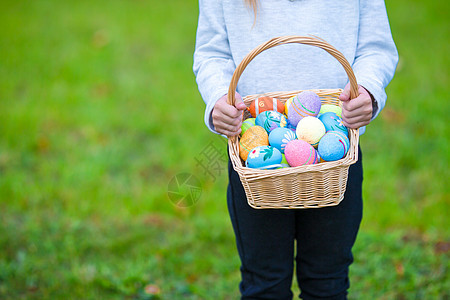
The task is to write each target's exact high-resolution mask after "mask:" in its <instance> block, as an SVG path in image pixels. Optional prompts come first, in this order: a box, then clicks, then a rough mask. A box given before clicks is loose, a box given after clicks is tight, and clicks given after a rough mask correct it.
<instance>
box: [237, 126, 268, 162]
mask: <svg viewBox="0 0 450 300" xmlns="http://www.w3.org/2000/svg"><path fill="white" fill-rule="evenodd" d="M268 145H269V135H268V134H267V132H266V130H265V129H264V128H262V127H261V126H256V125H255V126H252V127H250V128H249V129H247V131H246V132H245V133H244V134H243V135H242V137H241V139H240V141H239V156H240V157H241V158H242V160H244V161H245V160H247V156H248V153H249V152H250V150H252V149H253V148H255V147H258V146H268Z"/></svg>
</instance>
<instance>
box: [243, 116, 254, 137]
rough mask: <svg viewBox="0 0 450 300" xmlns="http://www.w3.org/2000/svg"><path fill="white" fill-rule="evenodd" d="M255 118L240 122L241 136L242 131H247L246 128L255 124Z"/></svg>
mask: <svg viewBox="0 0 450 300" xmlns="http://www.w3.org/2000/svg"><path fill="white" fill-rule="evenodd" d="M255 120H256V119H255V118H248V119H247V120H245V121H244V122H242V126H241V136H242V135H243V134H244V132H246V131H247V129H249V128H250V127H252V126H255Z"/></svg>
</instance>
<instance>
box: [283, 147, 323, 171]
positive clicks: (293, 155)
mask: <svg viewBox="0 0 450 300" xmlns="http://www.w3.org/2000/svg"><path fill="white" fill-rule="evenodd" d="M284 155H286V160H287V162H288V164H289V165H290V166H291V167H298V166H303V165H311V164H315V163H317V159H318V156H317V151H316V149H314V147H313V146H311V145H310V144H309V143H307V142H305V141H303V140H293V141H290V142H289V143H287V145H286V148H285V150H284Z"/></svg>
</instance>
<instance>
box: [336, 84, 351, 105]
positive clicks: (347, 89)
mask: <svg viewBox="0 0 450 300" xmlns="http://www.w3.org/2000/svg"><path fill="white" fill-rule="evenodd" d="M339 100H341V101H348V100H350V82H349V83H347V85H346V86H345V88H344V90H343V91H342V93H341V94H340V95H339Z"/></svg>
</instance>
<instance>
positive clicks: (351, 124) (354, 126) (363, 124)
mask: <svg viewBox="0 0 450 300" xmlns="http://www.w3.org/2000/svg"><path fill="white" fill-rule="evenodd" d="M342 123H343V124H344V125H345V127H347V128H351V129H357V128H360V127H363V126H366V125H368V124H369V123H370V121H365V122H355V123H347V122H346V121H344V120H342Z"/></svg>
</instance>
